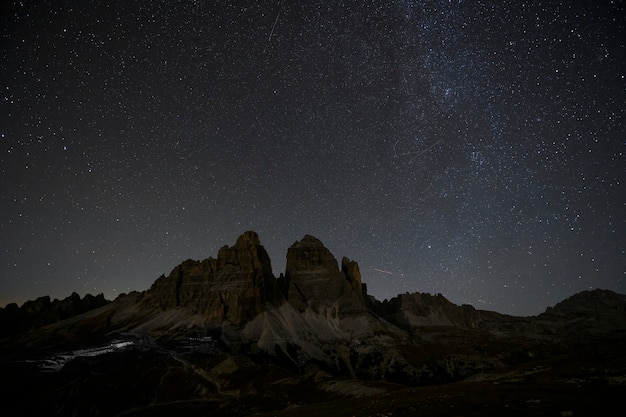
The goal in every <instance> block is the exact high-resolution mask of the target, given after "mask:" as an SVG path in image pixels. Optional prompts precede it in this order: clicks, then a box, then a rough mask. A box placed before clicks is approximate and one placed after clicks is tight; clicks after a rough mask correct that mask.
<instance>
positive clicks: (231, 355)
mask: <svg viewBox="0 0 626 417" xmlns="http://www.w3.org/2000/svg"><path fill="white" fill-rule="evenodd" d="M0 325H1V327H0V353H1V354H0V370H2V371H3V375H8V377H7V378H8V379H7V380H9V381H12V383H11V384H10V387H9V391H8V393H9V394H8V396H7V397H8V398H9V399H11V401H9V402H8V403H9V404H10V406H9V412H8V415H68V416H69V415H72V416H73V415H87V414H98V415H105V416H117V415H142V416H143V415H153V416H156V415H181V416H184V415H190V416H191V415H218V416H232V415H240V416H247V415H254V414H257V413H258V412H269V411H271V410H281V412H282V413H286V415H300V414H299V413H298V411H297V410H298V408H293V406H294V405H298V406H300V405H302V404H312V403H315V402H327V401H333V400H336V399H338V398H339V399H341V398H343V399H345V398H352V399H355V398H360V397H361V396H374V397H372V398H375V399H376V402H379V401H380V403H379V404H386V405H385V406H384V407H383V408H381V414H377V415H391V414H388V413H387V412H386V410H385V408H386V409H394V408H398V407H399V409H402V408H403V407H404V406H403V405H401V404H402V403H403V402H405V401H407V400H409V399H410V398H413V396H412V394H411V395H405V396H402V397H396V398H397V400H394V399H389V398H387V397H386V394H385V393H388V392H393V391H396V390H402V389H407V387H420V386H428V385H433V384H437V385H438V387H439V386H440V384H461V385H459V386H458V389H459V390H460V391H459V392H461V393H463V394H462V395H463V396H464V395H465V394H464V393H465V392H466V387H468V386H470V387H474V389H476V390H478V391H475V392H491V390H492V389H494V387H497V388H499V389H503V390H504V392H506V393H507V394H506V395H507V397H503V398H511V397H510V396H511V395H517V396H521V400H520V401H519V402H518V403H517V405H516V406H517V407H521V408H523V409H526V410H528V413H526V414H520V415H555V414H554V413H552V412H551V413H550V414H536V413H534V411H536V410H535V408H536V407H537V404H540V402H539V403H538V402H537V400H536V399H537V396H539V395H542V396H544V397H542V398H543V399H542V400H541V401H548V400H549V401H553V400H552V399H547V398H546V397H545V395H547V394H545V392H550V391H549V390H548V391H545V390H544V389H543V388H544V387H545V385H544V384H545V383H546V381H548V382H549V384H554V385H551V386H552V387H554V389H558V390H561V389H563V384H566V385H567V384H569V385H568V388H567V398H568V401H569V402H576V404H582V405H579V406H578V407H579V408H578V409H581V407H585V406H586V405H585V404H587V403H588V402H589V401H595V399H597V398H598V395H601V396H603V398H605V399H608V400H607V401H612V402H611V404H613V403H614V402H615V401H614V400H612V399H613V398H621V395H619V396H615V395H612V392H613V391H607V390H606V387H607V386H610V385H607V384H616V383H617V384H623V382H622V381H624V380H626V379H624V378H625V376H624V375H626V365H624V364H626V361H624V358H623V356H624V354H623V352H624V351H626V350H625V349H626V296H625V295H621V294H616V293H614V292H612V291H607V290H593V291H584V292H581V293H579V294H575V295H574V296H572V297H570V298H568V299H566V300H563V301H562V302H560V303H558V304H557V305H555V306H554V307H552V308H549V309H547V310H546V312H545V313H542V314H539V315H537V316H533V317H515V316H509V315H505V314H500V313H497V312H493V311H484V310H477V309H475V308H474V307H472V306H470V305H462V306H458V305H456V304H454V303H452V302H450V301H449V300H447V299H446V298H445V297H444V296H443V295H441V294H436V295H431V294H425V293H418V292H416V293H406V294H400V295H398V296H397V297H394V298H392V299H390V300H385V301H379V300H376V299H375V298H374V297H372V296H369V295H367V288H366V286H365V285H364V284H363V283H362V281H361V274H360V272H359V266H358V264H357V263H356V262H354V261H352V260H350V259H348V258H345V257H344V258H342V260H341V263H340V262H338V261H337V259H336V258H335V257H334V256H333V255H332V253H330V251H329V250H328V249H327V248H326V247H324V245H323V244H322V242H321V241H319V239H317V238H315V237H313V236H310V235H305V236H304V237H303V238H302V239H301V240H299V241H296V242H294V244H293V245H291V246H290V247H289V249H288V251H287V263H286V268H285V272H284V274H281V275H280V276H279V277H275V276H274V275H273V273H272V268H271V263H270V259H269V256H268V255H267V252H266V251H265V249H264V248H263V246H262V245H261V243H260V240H259V237H258V235H257V234H256V233H255V232H251V231H249V232H246V233H244V234H243V235H241V236H240V237H239V238H238V239H237V241H236V243H235V244H234V245H233V246H230V247H229V246H224V247H222V248H221V249H220V250H219V252H218V254H217V258H207V259H205V260H202V261H197V260H191V259H190V260H186V261H184V262H182V263H181V264H180V265H177V266H176V267H175V268H173V269H172V271H171V272H170V273H169V274H167V275H162V276H160V277H159V278H157V279H156V280H155V282H154V283H153V284H152V286H151V287H150V288H149V289H147V290H145V291H142V292H131V293H129V294H124V295H120V296H119V297H117V298H116V299H115V300H114V301H112V302H110V301H107V300H105V299H104V297H103V296H102V295H98V296H97V297H93V296H90V295H87V296H85V297H84V298H82V299H81V298H80V297H79V296H78V295H77V294H72V295H71V296H70V297H68V298H66V299H65V300H61V301H59V300H54V301H50V299H49V297H41V298H39V299H37V300H35V301H31V302H27V303H24V305H22V306H21V307H18V306H17V305H16V304H12V305H9V306H7V307H6V308H4V309H0ZM563 361H566V362H565V363H564V362H563ZM571 364H573V365H571ZM581 364H582V365H581ZM583 365H584V366H583ZM572 372H575V374H574V377H575V379H573V377H572ZM529 378H539V379H535V380H533V379H529ZM572 380H575V381H578V382H576V384H571V383H570V382H568V381H572ZM524 381H526V382H524ZM579 381H585V382H584V383H585V384H597V383H598V381H599V383H601V384H602V385H601V387H600V388H598V389H597V390H596V388H595V385H594V386H593V389H586V390H581V389H580V388H579V386H581V385H580V382H579ZM501 382H502V383H503V384H502V385H500V384H501ZM509 383H512V384H514V385H512V386H510V387H508V388H507V386H506V384H509ZM520 383H524V384H525V385H524V386H526V387H527V388H526V389H529V390H530V391H528V392H532V394H528V395H532V396H531V397H526V396H525V395H527V394H524V393H519V386H520V385H519V384H520ZM463 384H465V385H463ZM467 384H470V385H467ZM472 384H476V385H472ZM494 384H499V385H494ZM454 386H456V385H454ZM613 386H614V385H613ZM33 387H34V388H33ZM103 387H107V388H106V389H107V392H108V390H113V391H114V392H115V394H114V395H115V400H114V401H111V400H110V399H109V398H108V397H107V396H103V395H102V393H103ZM403 387H404V388H403ZM33 392H34V393H35V394H32V393H33ZM581 393H582V394H584V395H582V396H581ZM33 395H34V397H33ZM433 395H436V396H437V398H439V394H433ZM482 396H483V400H485V401H496V402H497V403H498V404H500V405H499V406H501V407H502V408H501V409H500V411H501V412H500V413H496V414H497V415H502V414H503V413H504V414H507V413H508V411H511V410H512V409H510V408H509V404H508V403H507V404H501V402H502V401H503V400H502V399H497V398H495V397H493V396H491V395H487V394H482ZM492 397H493V398H492ZM33 398H36V400H34V401H33ZM85 398H87V399H88V400H85ZM463 398H465V399H467V397H466V396H464V397H463ZM529 398H530V400H529ZM559 398H560V397H559ZM465 399H463V401H466V400H465ZM433 401H435V402H434V403H432V404H435V403H437V404H439V403H440V399H437V400H433ZM445 401H447V400H445ZM506 401H508V400H506ZM529 401H530V402H529ZM559 401H560V400H559ZM409 402H410V401H409ZM470 402H471V401H470ZM373 403H374V402H372V403H371V404H373ZM415 403H416V402H415V401H413V402H412V404H415ZM367 404H370V402H368V403H367ZM432 404H431V405H432ZM415 406H416V405H413V406H412V407H415ZM422 406H424V404H423V403H419V407H422ZM559 406H560V405H559ZM472 407H475V405H472ZM479 407H482V405H481V406H479ZM292 409H293V410H294V411H293V413H292V414H289V413H290V411H289V410H292ZM25 410H28V411H30V412H29V413H27V412H25ZM199 410H200V411H202V412H200V411H199ZM415 410H418V409H412V410H408V411H407V413H408V414H399V415H415V413H414V411H415ZM561 410H566V411H567V410H569V408H561ZM383 411H384V413H383ZM447 411H448V413H444V414H435V415H449V412H450V410H447ZM505 411H506V412H505ZM552 411H553V410H552ZM481 412H482V408H481ZM319 414H320V413H317V412H316V413H313V414H305V413H303V414H302V415H319ZM337 414H340V413H334V414H333V415H337ZM357 414H358V413H357ZM329 415H330V414H329ZM347 415H353V414H347ZM359 415H361V414H359ZM362 415H373V414H371V413H370V414H367V413H365V414H362ZM394 415H396V414H394ZM418 415H419V414H418ZM424 415H430V414H428V413H426V414H424ZM480 415H484V414H480ZM567 415H570V414H567ZM577 415H578V414H577ZM580 415H585V414H584V413H582V414H580Z"/></svg>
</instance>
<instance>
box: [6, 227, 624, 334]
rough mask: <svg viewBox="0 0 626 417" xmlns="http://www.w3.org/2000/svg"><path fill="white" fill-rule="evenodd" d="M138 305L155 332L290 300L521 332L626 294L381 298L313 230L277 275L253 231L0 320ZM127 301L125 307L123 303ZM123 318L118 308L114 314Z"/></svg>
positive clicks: (18, 323)
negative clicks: (525, 300) (153, 273)
mask: <svg viewBox="0 0 626 417" xmlns="http://www.w3.org/2000/svg"><path fill="white" fill-rule="evenodd" d="M133 300H134V301H136V303H134V301H133ZM129 303H130V304H132V305H133V308H132V310H133V311H134V313H133V314H129V313H128V312H127V314H122V315H123V316H124V317H125V320H127V321H128V320H130V321H133V320H135V321H137V323H135V325H139V322H140V321H141V320H143V319H145V320H147V322H146V323H143V324H141V326H140V327H141V328H143V329H145V330H147V329H149V328H150V327H151V326H156V327H158V323H160V324H162V325H165V322H164V321H163V320H165V321H167V319H164V318H162V319H161V320H158V319H156V318H155V317H152V319H150V320H148V317H150V316H159V315H160V316H168V315H167V314H163V313H164V312H170V313H171V314H169V320H170V321H172V320H174V318H175V317H178V316H181V314H182V316H186V317H188V318H189V319H190V321H189V323H188V324H189V326H186V327H185V328H187V329H192V328H194V329H195V328H207V329H208V328H221V327H223V326H224V325H226V326H227V327H233V328H243V327H245V325H246V323H249V322H250V321H253V320H254V319H255V318H257V317H258V316H259V315H260V314H261V313H263V312H266V311H268V309H276V308H280V307H281V306H282V305H283V304H285V303H286V304H288V305H289V307H290V308H293V309H294V310H295V311H297V312H299V313H301V314H303V313H305V312H306V311H309V312H310V313H312V314H315V315H323V316H328V317H331V318H333V319H341V318H347V317H353V318H356V317H360V316H367V314H368V311H369V312H370V314H375V315H376V316H378V317H380V318H382V319H384V320H385V321H387V322H389V323H392V324H393V325H395V326H398V327H399V328H402V329H405V330H406V329H411V328H418V327H423V326H455V327H464V328H490V329H496V328H500V327H503V326H504V327H511V326H513V327H515V328H517V329H518V330H521V329H524V330H529V329H534V330H537V328H541V327H542V326H543V327H546V326H545V323H546V322H550V321H554V320H557V319H563V318H564V317H565V316H568V317H570V318H571V317H572V316H576V315H577V314H578V315H580V314H587V315H589V314H595V315H596V316H598V317H600V316H601V317H602V318H604V319H607V318H608V319H610V318H611V317H613V316H615V315H616V314H617V315H618V316H619V317H622V316H626V295H621V294H617V293H614V292H612V291H609V290H599V289H598V290H593V291H583V292H581V293H578V294H575V295H573V296H572V297H569V298H568V299H566V300H563V301H562V302H560V303H558V304H557V305H555V306H554V307H551V308H550V307H549V308H548V309H547V310H546V312H544V313H542V314H540V315H538V316H535V317H515V316H508V315H504V314H500V313H497V312H493V311H485V310H476V309H475V308H474V307H473V306H471V305H463V306H458V305H456V304H453V303H451V302H450V301H449V300H447V299H446V298H445V297H444V296H443V295H441V294H437V295H431V294H428V293H419V292H416V293H405V294H399V295H398V296H396V297H394V298H392V299H390V300H384V301H379V300H376V299H375V298H374V297H372V296H369V295H368V294H367V286H366V285H365V284H363V283H362V281H361V274H360V271H359V266H358V264H357V263H356V262H355V261H351V260H350V259H348V258H345V257H344V258H342V261H341V268H340V267H339V263H338V261H337V260H336V258H335V257H334V256H333V255H332V253H330V251H329V250H328V249H327V248H326V247H324V245H323V244H322V242H321V241H320V240H319V239H317V238H315V237H313V236H310V235H305V236H304V237H303V239H302V240H300V241H296V242H294V244H293V245H292V246H291V247H289V249H288V251H287V263H286V269H285V273H284V274H280V276H279V277H275V276H274V275H273V273H272V266H271V260H270V258H269V256H268V254H267V252H266V250H265V248H264V247H263V246H262V245H261V242H260V239H259V236H258V235H257V233H256V232H254V231H247V232H245V233H243V234H242V235H241V236H239V238H238V239H237V241H236V243H235V244H234V245H233V246H232V247H229V246H223V247H222V248H221V249H220V250H219V252H218V255H217V258H212V257H209V258H207V259H205V260H203V261H196V260H192V259H188V260H186V261H184V262H182V263H181V264H179V265H178V266H176V267H175V268H174V269H173V270H172V271H171V272H170V273H169V274H168V275H167V276H166V275H162V276H160V277H159V278H158V279H156V281H155V282H154V283H153V285H152V286H151V287H150V288H149V289H148V290H146V291H144V292H141V293H137V292H133V293H131V294H128V295H122V296H120V297H118V299H116V300H115V301H114V302H111V301H108V300H106V299H105V298H104V296H103V295H102V294H99V295H97V296H92V295H90V294H87V295H85V297H84V298H82V299H81V298H80V296H78V294H76V293H73V294H72V295H71V296H69V297H67V298H66V299H64V300H53V301H51V300H50V297H48V296H45V297H40V298H38V299H37V300H33V301H27V302H25V303H24V304H23V305H22V306H21V307H18V306H17V304H15V303H12V304H9V305H7V306H6V307H5V308H0V328H2V330H3V334H5V335H11V334H15V333H19V332H21V331H24V330H28V329H31V328H36V327H41V326H45V325H50V324H53V323H56V322H59V321H62V320H65V319H69V318H72V317H74V316H77V315H80V314H83V313H86V312H88V311H90V310H94V309H97V308H100V307H104V306H107V305H109V304H112V305H111V306H110V308H111V309H112V310H113V311H114V312H117V313H120V312H121V311H123V310H125V308H127V307H128V305H129ZM134 304H136V305H134ZM118 305H119V306H125V307H124V308H117V306H118ZM118 310H119V311H118ZM115 316H116V313H113V314H112V317H115ZM191 317H193V320H192V319H191ZM150 321H152V323H151V324H150V323H149V322H150ZM609 321H610V320H609ZM616 321H619V320H616ZM542 323H543V324H542ZM178 324H179V325H180V323H178ZM166 327H167V326H166ZM175 327H176V326H175ZM180 328H181V326H178V327H177V330H176V331H174V332H172V333H171V335H175V334H177V332H178V331H180ZM164 330H166V329H161V331H164ZM170 330H171V329H170ZM196 330H197V329H196ZM544 330H545V329H544ZM166 333H167V332H165V333H163V335H165V334H166Z"/></svg>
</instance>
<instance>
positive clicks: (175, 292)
mask: <svg viewBox="0 0 626 417" xmlns="http://www.w3.org/2000/svg"><path fill="white" fill-rule="evenodd" d="M275 281H276V279H275V278H274V275H273V274H272V265H271V261H270V258H269V256H268V255H267V252H266V251H265V248H263V246H261V243H260V241H259V237H258V235H257V234H256V233H255V232H246V233H244V234H243V235H241V236H240V237H239V239H237V242H236V243H235V245H234V246H232V247H228V246H224V247H222V248H221V249H220V250H219V253H218V255H217V259H214V258H208V259H205V260H204V261H194V260H191V259H189V260H187V261H185V262H183V263H182V264H180V265H178V266H177V267H176V268H174V269H173V270H172V272H170V274H169V275H168V276H161V277H159V278H158V279H157V280H156V281H155V283H154V284H153V285H152V287H151V288H150V290H148V291H147V294H146V295H147V298H148V299H149V300H150V301H149V302H150V303H151V304H152V305H154V306H156V307H158V308H160V309H161V310H169V309H176V308H184V309H187V310H189V311H191V312H193V313H195V314H202V315H203V316H205V317H206V322H205V324H206V325H213V326H216V325H217V326H219V325H221V323H222V322H224V321H226V322H228V323H231V324H234V325H240V324H243V323H246V322H247V321H248V320H251V319H252V318H254V317H256V316H257V315H258V314H259V313H260V312H261V311H263V309H264V307H265V305H266V303H269V302H274V301H276V282H275Z"/></svg>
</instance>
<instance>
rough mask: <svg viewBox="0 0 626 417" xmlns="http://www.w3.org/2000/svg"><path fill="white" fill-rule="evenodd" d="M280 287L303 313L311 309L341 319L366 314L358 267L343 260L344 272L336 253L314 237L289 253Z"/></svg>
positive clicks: (306, 239)
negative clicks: (334, 254)
mask: <svg viewBox="0 0 626 417" xmlns="http://www.w3.org/2000/svg"><path fill="white" fill-rule="evenodd" d="M280 287H281V289H282V291H283V293H284V295H285V297H286V299H287V301H288V302H289V303H291V305H293V306H294V308H296V309H297V310H298V311H300V312H303V311H305V310H306V309H308V308H310V309H311V310H312V311H314V312H316V313H321V314H328V313H330V314H331V315H337V316H339V317H341V316H346V315H351V314H357V313H364V312H365V310H366V308H365V301H364V295H363V287H362V283H361V273H360V272H359V266H358V265H357V263H356V262H353V261H350V260H349V259H347V258H343V260H342V269H341V270H340V269H339V264H338V263H337V260H336V259H335V257H334V256H333V255H332V253H330V251H329V250H328V249H327V248H326V247H324V245H323V244H322V242H320V241H319V240H318V239H317V238H315V237H313V236H310V235H305V236H304V238H303V239H302V240H300V241H297V242H295V243H294V244H293V245H291V247H290V248H289V250H288V251H287V265H286V268H285V276H284V277H283V278H281V284H280Z"/></svg>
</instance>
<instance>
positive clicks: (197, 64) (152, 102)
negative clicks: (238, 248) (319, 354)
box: [0, 0, 626, 315]
mask: <svg viewBox="0 0 626 417" xmlns="http://www.w3.org/2000/svg"><path fill="white" fill-rule="evenodd" d="M624 8H625V6H624V3H623V2H621V1H593V2H592V1H585V2H582V1H580V2H579V1H577V2H571V1H521V0H520V1H469V0H467V1H461V0H451V1H448V0H446V1H411V0H397V1H391V0H387V1H383V0H373V1H364V0H361V1H315V0H284V1H281V0H275V1H206V2H204V1H169V2H157V1H141V2H135V1H133V2H130V1H113V2H105V1H89V2H87V1H71V2H68V1H43V0H36V1H30V0H24V1H20V2H16V1H13V2H11V3H10V4H8V8H7V5H6V4H5V7H4V10H5V12H3V13H2V16H1V17H0V21H1V24H0V33H1V42H2V44H1V45H2V47H1V50H2V57H1V59H0V61H1V62H0V69H1V74H0V76H1V84H0V88H1V90H2V94H1V96H0V101H1V102H0V170H1V178H0V191H1V193H0V194H1V196H0V305H2V306H4V305H5V304H6V303H8V302H17V303H18V304H21V303H22V302H24V301H26V300H28V299H34V298H36V297H38V296H41V295H50V296H51V297H53V298H64V297H66V296H68V295H69V294H70V293H71V292H72V291H76V292H78V293H79V294H80V295H84V294H86V293H91V294H94V295H95V294H97V293H100V292H103V293H104V295H105V296H106V297H107V298H109V299H113V298H115V297H116V296H117V295H119V294H121V293H123V292H129V291H132V290H137V291H143V290H145V289H147V288H149V287H150V285H151V284H152V282H153V281H154V280H155V279H156V278H157V277H158V276H159V275H161V274H163V273H165V274H167V273H169V272H170V271H171V269H172V268H173V267H174V266H176V265H177V264H179V263H180V262H182V261H183V260H185V259H188V258H193V259H204V258H207V257H209V256H213V257H215V256H216V255H217V251H218V249H219V248H220V247H221V246H223V245H225V244H228V245H232V244H234V243H235V241H236V239H237V237H238V236H239V235H240V234H241V233H243V232H244V231H246V230H254V231H256V232H257V233H258V234H259V236H260V239H261V243H262V244H263V245H264V246H265V248H266V249H267V251H268V252H269V255H270V257H271V259H272V265H273V269H274V274H275V275H277V276H278V274H280V273H281V272H284V267H285V256H286V253H287V248H288V247H289V246H290V245H291V244H292V243H293V242H295V241H296V240H299V239H301V238H302V237H303V236H304V234H311V235H314V236H316V237H318V238H319V239H320V240H321V241H322V242H323V243H324V244H325V246H326V247H328V248H329V249H330V250H331V252H332V253H333V254H334V255H335V256H336V257H337V258H338V259H341V257H342V256H347V257H349V258H350V259H353V260H356V261H357V262H358V263H359V265H360V268H361V273H362V276H363V281H364V282H366V283H367V285H368V291H369V293H370V294H371V295H374V296H375V297H376V298H378V299H379V300H383V299H385V298H390V297H393V296H395V295H397V294H399V293H404V292H415V291H418V292H429V293H433V294H434V293H441V294H443V295H444V296H445V297H447V298H448V299H449V300H450V301H452V302H454V303H457V304H462V303H468V304H472V305H473V306H474V307H476V308H479V309H487V310H495V311H498V312H502V313H508V314H515V315H534V314H538V313H541V312H543V311H544V310H545V308H546V307H547V306H551V305H554V304H555V303H557V302H558V301H560V300H562V299H564V298H566V297H568V296H570V295H572V294H574V293H576V292H579V291H582V290H586V289H594V288H605V289H611V290H614V291H617V292H621V293H626V254H625V251H626V188H625V185H626V120H625V116H626V114H625V113H626V28H625V25H626V24H625V22H626V21H625V20H624V15H625V10H624Z"/></svg>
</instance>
